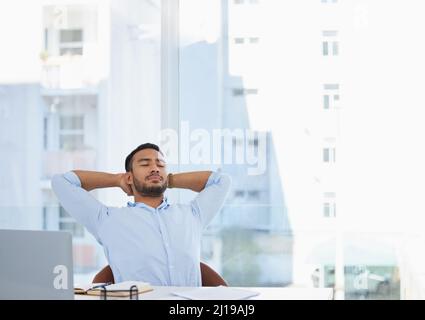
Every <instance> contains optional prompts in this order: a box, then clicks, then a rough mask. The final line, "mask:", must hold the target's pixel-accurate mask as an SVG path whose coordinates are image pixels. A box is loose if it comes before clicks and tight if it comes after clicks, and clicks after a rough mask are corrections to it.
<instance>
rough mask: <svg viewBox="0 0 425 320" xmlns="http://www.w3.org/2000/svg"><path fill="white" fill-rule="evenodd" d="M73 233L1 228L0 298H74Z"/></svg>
mask: <svg viewBox="0 0 425 320" xmlns="http://www.w3.org/2000/svg"><path fill="white" fill-rule="evenodd" d="M73 287H74V283H73V263H72V236H71V234H70V233H68V232H61V231H28V230H0V299H3V300H5V299H7V300H11V299H19V300H29V299H31V300H68V299H74V288H73Z"/></svg>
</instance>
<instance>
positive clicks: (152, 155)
mask: <svg viewBox="0 0 425 320" xmlns="http://www.w3.org/2000/svg"><path fill="white" fill-rule="evenodd" d="M131 167H132V170H131V172H130V173H131V174H132V181H131V180H130V183H131V182H132V185H133V189H135V190H136V191H137V192H138V193H139V194H140V195H143V196H151V197H159V196H161V195H162V194H163V193H164V191H165V190H166V189H167V169H166V164H165V160H164V157H163V156H162V155H161V153H159V152H158V151H156V150H154V149H144V150H140V151H139V152H137V153H136V154H135V155H134V156H133V162H132V166H131Z"/></svg>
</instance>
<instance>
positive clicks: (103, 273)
mask: <svg viewBox="0 0 425 320" xmlns="http://www.w3.org/2000/svg"><path fill="white" fill-rule="evenodd" d="M201 278H202V286H203V287H216V286H226V287H227V283H226V281H225V280H224V279H223V278H222V277H221V276H220V275H219V274H218V273H217V272H216V271H215V270H214V269H213V268H211V267H210V266H209V265H207V264H206V263H204V262H201ZM92 282H93V283H104V282H111V283H114V282H115V281H114V275H113V274H112V269H111V267H110V266H109V265H108V266H106V267H104V268H103V269H102V270H100V271H99V272H98V273H97V274H96V275H95V276H94V278H93V281H92Z"/></svg>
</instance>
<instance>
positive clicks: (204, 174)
mask: <svg viewBox="0 0 425 320" xmlns="http://www.w3.org/2000/svg"><path fill="white" fill-rule="evenodd" d="M211 173H212V172H211V171H196V172H184V173H176V174H173V175H172V176H171V179H170V180H171V181H170V180H169V181H168V182H169V186H170V187H171V188H181V189H190V190H192V191H195V192H201V191H202V190H203V189H204V188H205V185H206V183H207V181H208V178H209V177H210V175H211Z"/></svg>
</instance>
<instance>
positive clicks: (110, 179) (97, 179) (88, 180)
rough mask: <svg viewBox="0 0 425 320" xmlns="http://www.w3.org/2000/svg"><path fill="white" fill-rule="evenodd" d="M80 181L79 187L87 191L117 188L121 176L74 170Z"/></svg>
mask: <svg viewBox="0 0 425 320" xmlns="http://www.w3.org/2000/svg"><path fill="white" fill-rule="evenodd" d="M74 173H75V174H76V175H77V176H78V178H79V179H80V181H81V187H82V188H83V189H85V190H87V191H90V190H93V189H99V188H110V187H119V181H120V176H121V174H112V173H106V172H96V171H82V170H74Z"/></svg>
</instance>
